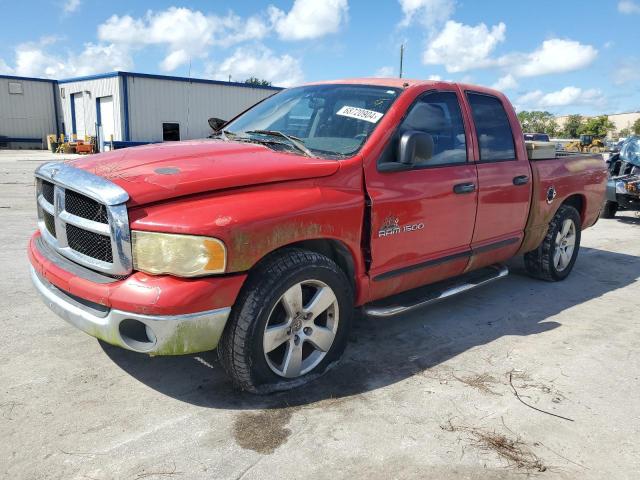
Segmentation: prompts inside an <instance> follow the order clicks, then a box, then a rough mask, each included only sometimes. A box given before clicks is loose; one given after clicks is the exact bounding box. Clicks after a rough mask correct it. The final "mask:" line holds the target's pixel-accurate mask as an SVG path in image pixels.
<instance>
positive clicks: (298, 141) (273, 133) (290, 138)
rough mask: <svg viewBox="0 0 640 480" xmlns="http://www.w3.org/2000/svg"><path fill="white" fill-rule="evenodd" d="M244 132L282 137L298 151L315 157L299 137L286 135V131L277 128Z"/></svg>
mask: <svg viewBox="0 0 640 480" xmlns="http://www.w3.org/2000/svg"><path fill="white" fill-rule="evenodd" d="M244 133H249V134H251V133H254V134H258V135H270V136H272V137H280V138H284V139H285V140H287V141H288V142H289V144H291V145H293V146H294V147H295V148H297V149H298V150H299V151H301V152H302V153H304V154H305V155H306V156H307V157H315V155H314V154H313V153H311V150H309V149H308V148H307V147H306V146H305V144H304V141H303V140H302V139H301V138H298V137H294V136H293V135H287V134H286V133H283V132H281V131H279V130H248V131H246V132H244Z"/></svg>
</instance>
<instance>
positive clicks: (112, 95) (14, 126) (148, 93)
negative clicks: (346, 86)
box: [0, 72, 280, 149]
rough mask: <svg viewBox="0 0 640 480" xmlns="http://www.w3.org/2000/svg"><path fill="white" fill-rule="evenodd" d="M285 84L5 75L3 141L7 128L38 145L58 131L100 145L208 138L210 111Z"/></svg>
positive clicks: (0, 86) (225, 111)
mask: <svg viewBox="0 0 640 480" xmlns="http://www.w3.org/2000/svg"><path fill="white" fill-rule="evenodd" d="M18 85H19V86H18ZM12 89H13V90H12ZM18 90H19V91H20V92H21V93H14V91H15V92H17V91H18ZM279 90H280V88H277V87H269V86H257V85H249V84H245V83H236V82H222V81H217V80H205V79H198V78H185V77H170V76H164V75H150V74H144V73H131V72H110V73H105V74H101V75H92V76H87V77H78V78H69V79H65V80H57V81H56V80H44V79H34V78H24V77H10V76H0V146H1V145H2V142H3V140H2V137H3V136H4V137H7V138H6V139H5V140H7V139H8V140H12V141H14V140H15V141H16V142H22V144H24V145H29V146H31V148H33V147H36V148H37V147H40V146H41V145H43V144H45V143H46V135H47V134H52V133H56V134H59V133H65V134H66V135H72V134H75V135H76V136H77V137H78V138H83V137H84V136H85V135H88V136H92V137H97V138H98V144H99V145H100V148H101V149H102V148H103V146H104V144H105V142H110V141H111V140H113V141H114V142H116V143H119V144H120V145H123V146H126V145H130V144H136V143H149V142H162V141H170V140H189V139H193V138H203V137H206V136H207V135H209V134H210V133H211V129H210V127H209V124H208V123H207V120H208V119H209V118H210V117H218V118H223V119H225V120H228V119H231V118H232V117H234V116H235V115H237V114H238V113H240V112H242V111H243V110H245V109H247V108H248V107H250V106H251V105H253V104H255V103H257V102H259V101H260V100H262V99H264V98H266V97H269V96H271V95H273V94H274V93H276V92H277V91H279ZM5 144H7V145H9V147H10V148H14V147H13V143H9V142H6V141H5Z"/></svg>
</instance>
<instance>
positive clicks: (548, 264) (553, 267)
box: [524, 205, 581, 282]
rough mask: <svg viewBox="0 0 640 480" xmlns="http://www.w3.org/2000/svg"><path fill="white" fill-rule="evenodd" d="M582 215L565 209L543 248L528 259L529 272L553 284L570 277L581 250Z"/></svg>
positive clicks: (526, 258)
mask: <svg viewBox="0 0 640 480" xmlns="http://www.w3.org/2000/svg"><path fill="white" fill-rule="evenodd" d="M580 228H581V223H580V215H579V214H578V211H577V210H576V209H575V208H573V207H571V206H569V205H562V206H561V207H560V208H559V209H558V211H557V212H556V214H555V215H554V217H553V219H552V220H551V222H549V229H548V230H547V235H546V236H545V238H544V240H543V241H542V243H541V244H540V246H539V247H538V248H537V249H535V250H533V251H531V252H527V253H526V254H525V255H524V261H525V267H526V269H527V272H528V273H529V274H530V275H531V276H533V277H535V278H539V279H542V280H547V281H549V282H557V281H559V280H564V279H565V278H567V276H569V273H571V270H572V269H573V265H574V264H575V261H576V258H577V257H578V250H579V249H580Z"/></svg>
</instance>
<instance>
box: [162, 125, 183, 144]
mask: <svg viewBox="0 0 640 480" xmlns="http://www.w3.org/2000/svg"><path fill="white" fill-rule="evenodd" d="M162 141H163V142H177V141H180V124H179V123H170V122H165V123H163V124H162Z"/></svg>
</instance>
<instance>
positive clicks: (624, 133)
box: [618, 128, 631, 138]
mask: <svg viewBox="0 0 640 480" xmlns="http://www.w3.org/2000/svg"><path fill="white" fill-rule="evenodd" d="M629 135H631V129H630V128H623V129H622V130H620V131H619V132H618V137H624V138H626V137H628V136H629Z"/></svg>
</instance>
